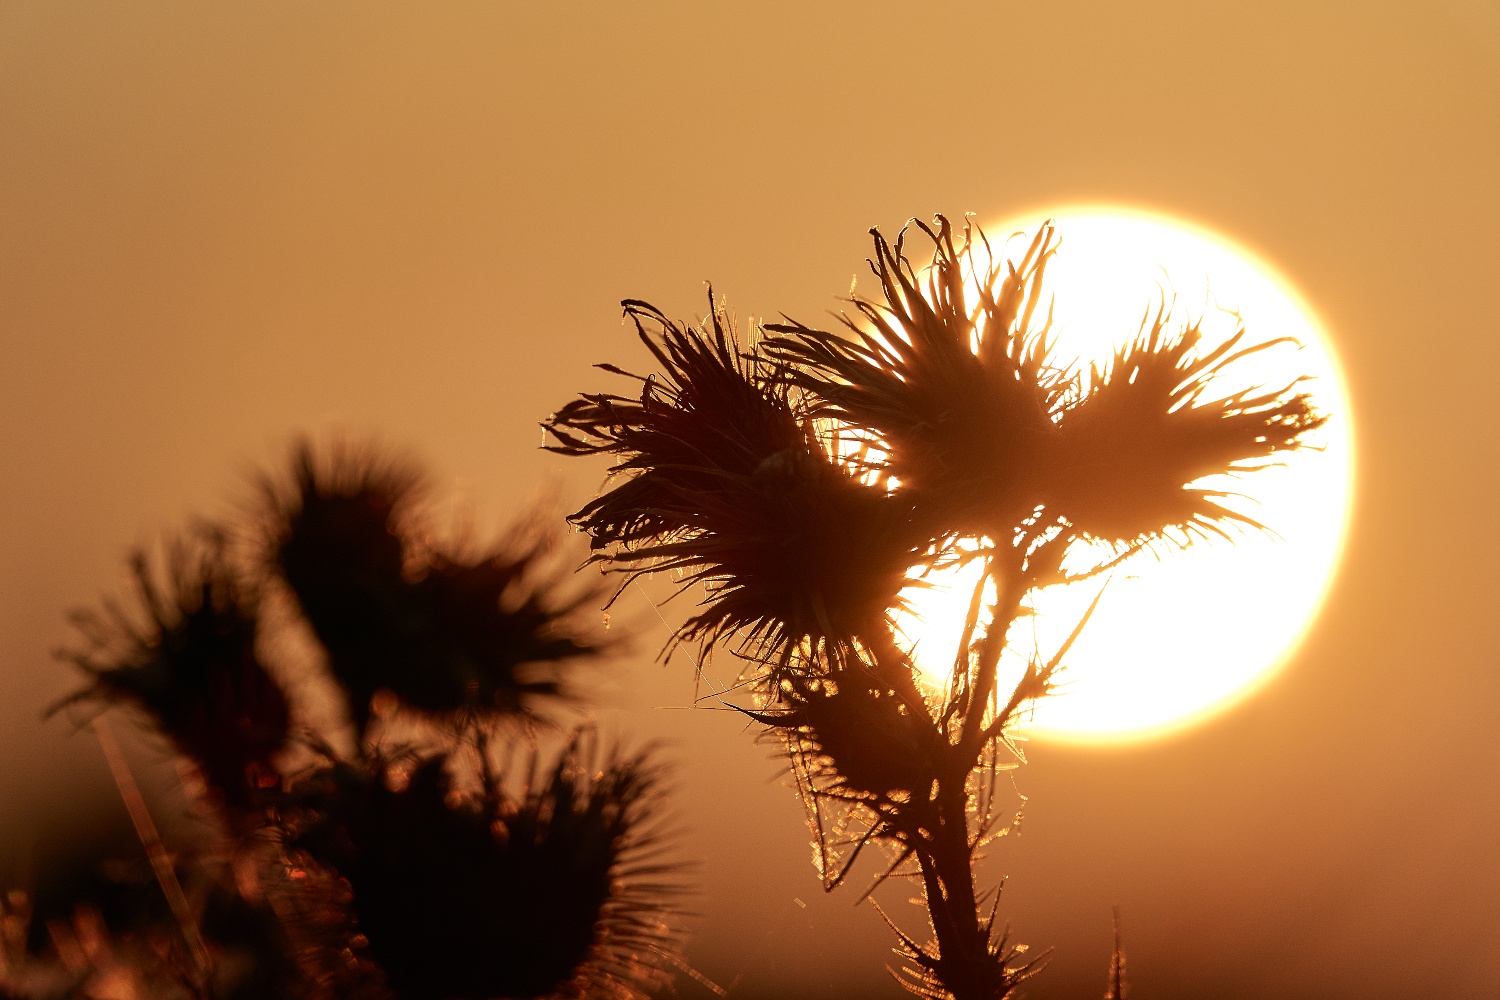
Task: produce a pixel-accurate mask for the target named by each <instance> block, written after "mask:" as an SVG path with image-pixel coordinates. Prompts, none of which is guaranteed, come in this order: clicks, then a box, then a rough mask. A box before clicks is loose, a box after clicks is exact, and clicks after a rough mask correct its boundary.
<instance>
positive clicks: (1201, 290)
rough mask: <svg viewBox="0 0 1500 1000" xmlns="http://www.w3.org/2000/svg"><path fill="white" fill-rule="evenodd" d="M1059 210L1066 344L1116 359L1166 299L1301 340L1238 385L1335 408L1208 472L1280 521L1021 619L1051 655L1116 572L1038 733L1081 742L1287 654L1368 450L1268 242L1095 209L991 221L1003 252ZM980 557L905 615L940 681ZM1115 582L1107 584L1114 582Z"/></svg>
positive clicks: (1246, 677)
mask: <svg viewBox="0 0 1500 1000" xmlns="http://www.w3.org/2000/svg"><path fill="white" fill-rule="evenodd" d="M1046 218H1052V219H1055V220H1056V222H1057V231H1058V235H1059V236H1060V237H1061V246H1060V249H1059V250H1058V253H1057V256H1056V257H1055V258H1054V260H1053V262H1052V263H1051V264H1050V265H1049V267H1048V271H1047V279H1046V280H1047V286H1048V288H1049V289H1050V293H1051V295H1052V296H1055V313H1054V317H1055V319H1054V326H1053V331H1054V334H1055V336H1056V339H1057V351H1056V355H1055V356H1056V357H1057V359H1058V360H1062V361H1067V360H1072V359H1081V360H1082V361H1083V362H1084V365H1085V367H1086V366H1087V362H1088V361H1089V360H1091V359H1097V360H1101V361H1102V360H1104V359H1106V358H1107V357H1108V356H1109V353H1110V352H1111V351H1112V350H1113V348H1114V347H1115V346H1116V345H1118V344H1120V343H1122V342H1124V341H1126V340H1128V339H1129V338H1131V337H1133V336H1134V335H1135V334H1136V332H1137V330H1138V329H1139V326H1140V323H1141V319H1142V316H1143V315H1144V313H1145V312H1146V310H1147V309H1148V308H1150V307H1153V306H1154V304H1156V303H1159V302H1160V301H1161V300H1162V297H1163V296H1165V297H1166V299H1167V301H1168V303H1169V304H1171V305H1172V310H1173V316H1174V319H1175V321H1176V322H1177V323H1179V324H1180V323H1181V322H1182V321H1184V320H1187V319H1189V318H1192V319H1197V318H1198V317H1200V316H1201V317H1202V320H1203V331H1204V348H1205V349H1207V348H1211V347H1212V346H1213V345H1214V344H1216V343H1218V342H1220V341H1222V339H1224V338H1226V337H1228V336H1230V335H1231V334H1233V333H1234V330H1235V328H1236V325H1237V324H1238V322H1239V321H1240V319H1243V322H1244V325H1245V327H1246V329H1247V331H1248V332H1247V337H1246V342H1247V343H1257V342H1260V341H1263V340H1268V339H1273V338H1277V337H1292V338H1295V339H1296V340H1297V341H1299V342H1300V344H1301V347H1300V348H1298V347H1294V346H1291V345H1282V346H1278V347H1276V348H1274V349H1272V350H1268V351H1263V352H1260V353H1259V354H1257V355H1254V356H1252V357H1250V358H1247V359H1245V360H1243V361H1241V362H1237V363H1236V364H1235V365H1234V366H1232V367H1231V368H1230V369H1229V371H1228V372H1227V373H1226V374H1225V382H1224V383H1223V388H1224V389H1225V390H1226V391H1228V390H1230V389H1233V388H1237V387H1241V386H1244V385H1247V384H1265V385H1274V386H1281V385H1285V384H1286V383H1288V382H1289V381H1291V380H1292V379H1293V378H1296V377H1297V376H1299V375H1306V376H1310V377H1311V381H1310V382H1308V383H1306V385H1307V387H1308V390H1309V391H1310V392H1311V393H1312V394H1313V397H1314V399H1315V401H1316V404H1317V406H1318V407H1319V408H1320V409H1321V410H1322V411H1323V412H1326V413H1328V414H1329V415H1330V419H1329V422H1328V423H1327V425H1325V427H1324V428H1322V429H1321V430H1319V431H1318V432H1317V436H1316V438H1315V439H1314V443H1315V444H1316V445H1320V446H1321V450H1316V451H1314V450H1308V451H1303V452H1298V453H1295V454H1292V455H1290V456H1288V457H1287V458H1286V459H1285V460H1284V464H1282V465H1280V466H1275V467H1271V468H1267V469H1262V470H1259V471H1256V472H1253V473H1250V474H1247V475H1245V476H1242V477H1239V478H1232V477H1214V478H1215V479H1217V480H1218V481H1217V482H1215V481H1214V480H1202V481H1201V483H1202V484H1203V485H1210V486H1212V487H1214V488H1219V489H1223V490H1225V491H1227V492H1230V493H1237V494H1243V495H1244V496H1243V497H1233V498H1231V500H1230V501H1229V504H1230V505H1233V506H1234V507H1235V508H1236V509H1238V510H1240V511H1242V512H1244V513H1246V514H1248V515H1249V516H1251V517H1253V518H1255V519H1256V520H1257V521H1259V522H1261V523H1262V524H1264V525H1266V526H1267V527H1268V528H1270V529H1271V530H1272V531H1273V532H1274V533H1275V534H1266V533H1262V532H1256V531H1253V530H1249V529H1246V530H1244V531H1240V532H1232V534H1234V535H1235V539H1234V542H1233V544H1230V543H1229V542H1225V541H1223V540H1218V539H1216V540H1214V541H1212V542H1204V541H1198V542H1196V543H1195V544H1193V545H1192V546H1191V547H1190V548H1188V549H1186V550H1180V551H1177V550H1171V551H1169V550H1168V549H1166V548H1165V547H1161V548H1160V549H1158V550H1157V551H1155V552H1154V553H1153V552H1147V553H1142V554H1139V555H1136V556H1134V557H1132V558H1131V559H1129V560H1127V561H1126V562H1125V563H1123V564H1122V565H1121V566H1120V567H1118V568H1117V569H1116V570H1115V571H1114V572H1113V574H1112V575H1110V576H1108V577H1107V578H1106V577H1099V578H1096V579H1094V580H1091V581H1088V582H1084V583H1077V584H1071V585H1069V586H1066V587H1055V588H1052V589H1050V590H1047V591H1043V592H1042V593H1041V594H1040V595H1039V596H1038V597H1037V599H1036V600H1035V601H1034V602H1033V606H1034V609H1035V611H1036V614H1035V615H1034V616H1033V617H1031V618H1029V619H1023V620H1022V621H1021V622H1019V623H1018V624H1017V625H1016V627H1015V629H1014V630H1013V631H1012V636H1011V646H1012V649H1013V651H1014V652H1013V654H1008V655H1012V662H1011V663H1010V665H1009V668H1008V669H1009V670H1010V671H1011V672H1012V676H1018V671H1019V670H1020V667H1021V663H1022V657H1023V656H1024V655H1026V654H1028V653H1031V652H1033V651H1040V652H1041V653H1042V654H1043V655H1044V656H1050V654H1051V651H1053V650H1055V649H1057V648H1058V646H1059V645H1060V644H1061V643H1062V641H1063V640H1064V639H1065V638H1066V636H1067V634H1068V633H1069V632H1070V631H1071V630H1072V628H1073V626H1074V624H1076V623H1077V621H1078V620H1079V619H1080V617H1081V616H1082V615H1083V614H1084V612H1085V610H1086V609H1087V607H1088V605H1089V603H1090V602H1091V601H1092V600H1093V599H1094V597H1095V595H1096V594H1097V593H1098V590H1099V587H1100V586H1101V585H1103V586H1105V587H1106V591H1105V593H1104V596H1103V599H1102V600H1101V601H1100V602H1099V605H1098V608H1097V610H1096V611H1095V613H1094V615H1093V618H1092V619H1091V620H1090V622H1089V624H1088V627H1087V628H1086V629H1085V630H1084V632H1083V633H1082V635H1081V636H1080V637H1079V639H1078V641H1077V642H1076V643H1075V644H1074V646H1073V649H1072V650H1071V652H1070V654H1069V655H1068V656H1067V658H1066V659H1065V661H1064V662H1065V665H1066V666H1065V670H1064V672H1063V673H1062V675H1061V678H1060V684H1059V688H1058V691H1057V693H1056V694H1054V695H1052V696H1051V697H1048V698H1046V699H1043V700H1042V701H1041V702H1039V703H1038V704H1037V705H1036V708H1035V711H1034V713H1033V714H1032V716H1031V718H1030V719H1029V721H1028V722H1027V723H1026V727H1025V728H1026V729H1027V731H1028V732H1030V733H1032V734H1035V735H1038V736H1041V737H1044V738H1053V739H1060V740H1067V741H1072V742H1079V741H1084V742H1117V741H1120V740H1129V739H1140V738H1143V737H1150V736H1153V735H1156V734H1159V733H1162V732H1166V731H1169V730H1172V729H1175V728H1178V727H1181V726H1184V725H1187V724H1190V723H1192V722H1195V721H1197V720H1199V719H1202V718H1204V717H1206V716H1208V715H1209V714H1212V713H1213V712H1215V711H1217V710H1219V709H1221V708H1223V707H1224V706H1226V705H1229V704H1232V703H1233V702H1234V701H1236V700H1238V699H1239V698H1240V697H1242V696H1244V695H1245V694H1246V693H1248V692H1249V691H1251V690H1253V689H1254V688H1256V687H1257V686H1259V684H1260V683H1262V682H1263V681H1264V680H1265V679H1267V678H1268V677H1269V676H1270V675H1271V674H1273V673H1274V672H1275V671H1276V669H1277V668H1278V667H1279V666H1280V665H1281V663H1282V662H1283V661H1284V660H1285V659H1286V657H1287V656H1288V654H1289V653H1290V652H1291V650H1292V648H1293V647H1294V646H1295V645H1296V643H1297V641H1298V639H1299V638H1300V637H1301V635H1302V633H1303V632H1304V630H1305V629H1306V627H1307V625H1308V624H1309V622H1310V621H1311V620H1312V618H1313V617H1314V615H1315V614H1316V612H1317V609H1318V606H1319V604H1320V603H1321V601H1322V597H1323V593H1324V591H1325V589H1326V588H1327V585H1328V582H1329V579H1330V577H1331V575H1332V572H1333V569H1334V565H1335V563H1336V561H1337V558H1338V553H1339V549H1340V546H1341V544H1342V541H1343V535H1344V526H1345V521H1346V512H1347V508H1348V501H1349V490H1350V474H1351V462H1352V448H1351V441H1350V431H1349V405H1348V401H1347V399H1346V395H1345V391H1344V385H1343V380H1342V377H1341V375H1340V373H1339V369H1338V364H1337V361H1336V359H1335V358H1334V355H1333V348H1332V346H1331V344H1330V343H1329V341H1328V337H1327V335H1326V334H1325V333H1324V332H1323V330H1322V328H1321V327H1320V325H1319V323H1318V320H1317V318H1316V317H1315V316H1314V315H1313V313H1312V311H1311V310H1310V309H1309V308H1308V307H1307V305H1306V304H1304V303H1303V302H1302V301H1301V300H1300V299H1299V298H1298V297H1297V294H1296V293H1295V292H1294V291H1293V290H1292V289H1291V286H1290V285H1289V284H1288V283H1287V282H1286V280H1285V279H1283V278H1282V277H1280V276H1279V275H1278V274H1277V273H1276V272H1275V271H1274V270H1273V269H1272V268H1271V267H1269V266H1268V265H1266V264H1265V263H1263V262H1262V261H1260V260H1258V259H1257V258H1256V257H1255V256H1254V255H1253V254H1251V253H1249V252H1248V251H1246V250H1244V249H1242V248H1240V247H1237V246H1235V245H1234V244H1233V243H1231V242H1230V241H1229V240H1226V239H1225V238H1223V237H1221V236H1219V235H1217V234H1215V233H1211V232H1208V231H1205V230H1203V229H1200V228H1198V227H1195V226H1191V225H1188V224H1186V223H1183V222H1180V221H1177V220H1174V219H1169V218H1166V217H1163V216H1158V215H1147V214H1143V213H1136V212H1129V211H1123V210H1119V209H1097V208H1082V209H1072V210H1067V209H1065V210H1060V211H1056V212H1048V213H1045V214H1039V215H1036V216H1029V217H1026V218H1016V219H1007V220H1005V221H1004V222H1002V223H1000V224H999V225H985V226H984V229H985V232H986V233H987V234H988V236H989V238H990V240H991V243H992V244H993V245H995V246H996V252H997V253H999V252H1005V253H1007V254H1010V255H1012V256H1018V255H1019V254H1021V253H1023V252H1024V250H1025V248H1026V245H1027V243H1028V242H1029V240H1028V239H1021V238H1016V239H1011V240H1010V241H1009V243H1006V244H1005V249H1004V250H1003V251H1002V250H1000V249H999V247H1000V244H1001V243H1003V242H1004V241H1005V240H1006V237H1008V236H1010V234H1012V233H1018V232H1025V233H1026V234H1027V236H1028V237H1029V236H1030V235H1031V234H1034V233H1035V232H1036V230H1037V227H1038V226H1039V225H1040V223H1041V222H1042V221H1043V220H1044V219H1046ZM977 572H978V567H977V565H976V566H975V568H974V570H973V571H972V572H969V573H968V574H967V576H965V575H963V574H959V575H951V574H950V576H949V577H947V578H945V579H942V580H933V581H932V582H933V583H935V584H937V585H938V586H935V587H933V588H932V589H928V590H917V589H913V590H911V591H909V592H908V597H909V598H911V600H912V604H913V610H914V612H915V614H914V615H912V616H905V617H904V618H903V620H902V622H901V625H902V628H903V629H904V630H905V632H906V634H907V635H908V637H909V638H910V639H911V641H912V642H913V643H914V645H915V648H916V654H917V659H918V662H919V663H920V664H921V666H922V667H923V669H924V671H926V672H928V673H929V674H930V675H932V676H934V677H945V676H946V675H947V673H948V671H949V670H950V669H951V664H952V663H953V658H954V654H955V652H956V649H957V646H956V643H957V638H958V634H959V632H960V630H961V628H962V623H963V619H964V614H965V612H966V610H967V604H968V599H969V595H970V594H971V593H972V589H973V585H974V582H975V581H976V580H977V576H976V575H975V574H977ZM1106 580H1107V583H1106Z"/></svg>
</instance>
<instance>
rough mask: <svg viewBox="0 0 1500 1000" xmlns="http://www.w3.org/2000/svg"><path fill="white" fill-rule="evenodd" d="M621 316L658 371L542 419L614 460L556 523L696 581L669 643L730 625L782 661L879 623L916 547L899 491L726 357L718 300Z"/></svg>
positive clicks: (577, 447) (770, 379) (622, 559)
mask: <svg viewBox="0 0 1500 1000" xmlns="http://www.w3.org/2000/svg"><path fill="white" fill-rule="evenodd" d="M625 311H626V315H628V316H629V317H630V318H631V319H632V320H633V321H634V323H635V326H636V331H637V333H638V335H639V336H640V339H641V340H642V342H643V343H645V345H646V347H647V348H648V349H649V350H650V351H651V353H652V355H653V356H654V357H655V358H656V360H657V362H658V363H659V364H660V366H661V369H662V370H661V373H660V374H659V375H654V376H651V377H649V378H641V377H639V376H629V377H633V378H637V379H639V381H640V382H641V386H642V387H641V392H640V395H639V397H638V398H628V397H623V396H615V395H604V394H598V395H586V396H583V397H582V398H580V399H578V400H575V401H573V402H572V403H569V404H568V405H567V406H565V407H563V408H562V409H561V410H559V411H557V413H555V414H553V416H552V417H551V418H549V419H548V420H547V421H546V423H545V425H544V426H545V427H546V429H547V431H548V432H549V433H550V434H551V436H552V443H551V444H550V445H549V446H548V447H549V448H550V449H551V450H553V451H557V452H560V453H563V454H570V455H590V454H609V455H612V456H615V457H616V458H617V459H618V462H617V464H616V465H615V466H614V467H613V469H612V470H611V471H612V473H614V474H615V475H616V476H617V482H616V483H615V484H614V485H613V486H612V487H611V488H609V489H607V490H606V491H605V492H604V493H603V495H601V496H600V497H599V498H598V499H596V500H594V501H593V502H591V503H590V504H589V505H588V506H586V507H584V508H583V509H582V510H580V511H579V512H578V513H577V514H575V515H573V517H572V518H571V520H572V521H573V522H574V523H575V524H576V525H578V526H579V527H580V528H582V529H583V530H584V531H585V532H586V533H588V534H589V536H590V537H591V539H592V544H593V546H594V548H595V550H596V553H597V554H596V559H597V560H598V561H600V562H602V563H603V564H605V565H606V566H608V567H611V568H615V569H621V570H624V571H626V572H627V573H629V574H631V575H632V577H633V576H634V575H636V574H640V573H644V572H655V571H659V570H664V569H671V570H676V571H678V572H679V573H680V574H681V580H682V586H683V588H686V587H687V586H689V585H692V584H695V583H702V584H704V585H705V588H706V592H707V596H706V598H705V600H704V602H703V604H702V605H701V609H700V610H699V612H698V613H697V614H696V615H694V616H693V617H692V618H690V619H689V620H688V622H687V623H686V624H685V625H684V626H683V627H682V628H681V630H680V631H679V633H678V638H679V639H701V640H704V641H705V643H712V642H714V641H717V640H718V639H720V638H722V637H726V636H729V635H737V636H738V638H739V639H740V640H741V641H742V642H743V643H744V644H745V645H746V647H747V648H753V649H754V650H755V651H757V652H759V653H763V654H767V655H775V654H777V653H780V654H783V655H784V654H785V653H786V652H787V651H788V650H789V649H790V648H792V647H794V646H796V645H798V644H802V643H810V644H812V645H814V646H817V645H820V644H825V643H831V644H835V645H836V644H839V643H845V642H848V641H849V640H850V638H851V637H852V636H853V635H855V634H856V633H858V632H859V631H860V630H862V629H868V628H871V627H875V626H876V624H877V623H880V622H882V621H883V620H884V617H885V615H886V613H887V611H888V610H889V609H890V608H892V607H894V606H895V604H896V602H897V600H898V597H897V595H898V593H899V591H900V589H901V587H902V585H903V582H904V579H905V573H906V569H907V567H908V566H910V565H911V564H912V563H913V562H914V561H915V559H916V556H915V555H914V552H916V551H918V549H917V547H916V545H915V543H914V541H913V533H912V530H911V523H910V510H909V507H908V506H907V505H906V504H905V502H904V500H903V499H902V498H900V497H895V496H892V495H891V494H890V493H889V492H888V491H886V490H885V489H883V488H880V487H878V486H876V485H873V484H871V483H870V482H869V481H868V480H867V477H865V476H864V475H863V470H862V469H861V468H860V467H859V465H858V464H857V463H853V462H849V461H844V460H840V459H838V458H835V457H834V456H833V455H831V454H830V449H829V448H827V447H826V446H825V444H824V443H823V442H822V441H820V440H819V438H818V436H817V435H816V433H815V432H814V429H813V427H812V424H811V422H810V420H809V417H808V414H806V413H805V412H803V410H802V409H801V408H800V407H799V405H798V403H797V401H796V399H795V398H794V396H793V389H792V387H791V385H790V384H789V382H788V380H787V379H786V378H785V377H784V376H783V374H782V373H781V372H780V371H779V370H778V369H777V367H776V366H774V365H771V364H769V363H768V362H767V361H766V360H765V359H764V358H758V357H753V356H752V357H747V356H746V355H745V354H743V353H742V352H741V348H740V345H739V343H738V342H737V340H736V338H735V336H734V333H733V331H732V329H731V328H730V323H729V320H728V318H727V316H726V315H725V314H724V312H723V310H722V309H715V310H714V312H713V313H712V314H711V317H710V319H709V320H708V321H707V322H706V323H704V324H703V325H700V326H698V327H696V328H694V327H689V326H686V325H681V324H677V323H674V322H672V321H671V320H669V319H667V318H666V317H665V316H664V315H662V314H661V313H660V312H659V311H657V310H656V309H654V308H653V307H651V306H648V305H646V304H645V303H640V302H632V301H628V302H626V303H625ZM608 370H610V371H612V372H615V373H617V374H621V375H627V376H628V373H626V372H623V371H621V370H620V369H617V368H613V367H610V368H609V369H608Z"/></svg>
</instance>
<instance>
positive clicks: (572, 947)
mask: <svg viewBox="0 0 1500 1000" xmlns="http://www.w3.org/2000/svg"><path fill="white" fill-rule="evenodd" d="M586 742H587V740H582V739H575V741H574V742H573V744H572V745H571V746H570V747H569V748H568V750H567V751H566V752H565V753H564V754H563V755H562V756H561V758H560V759H559V760H558V761H557V763H556V764H555V766H553V767H552V768H550V769H548V770H546V771H545V772H542V773H537V774H535V776H534V780H533V784H532V787H531V788H529V789H527V790H526V791H525V792H524V794H523V795H522V796H521V797H520V798H519V800H516V799H513V798H509V797H507V795H506V793H505V792H504V790H503V789H501V788H499V787H495V786H494V785H493V784H492V785H491V787H489V788H487V789H486V791H485V794H484V795H483V796H479V797H466V796H463V795H461V794H459V793H458V792H457V791H456V790H455V789H454V787H453V784H452V781H451V779H450V777H449V774H448V771H447V769H446V765H447V761H446V759H445V758H443V757H441V756H439V757H433V758H430V759H428V760H426V761H424V762H422V763H420V764H419V765H418V766H417V767H416V768H415V770H414V771H413V772H412V773H411V774H410V776H409V779H408V781H407V784H406V786H405V788H404V789H402V790H400V791H394V790H392V789H391V788H390V787H389V786H388V785H387V784H386V782H384V781H382V780H380V779H379V777H377V776H375V775H372V774H370V773H369V772H367V771H363V770H360V769H355V768H351V767H349V766H347V765H339V766H338V767H336V768H335V769H333V770H330V771H326V772H323V773H322V774H320V775H318V776H317V777H315V778H314V779H313V780H312V781H311V782H310V783H309V787H308V789H307V790H306V791H305V792H304V797H305V801H306V802H307V808H308V815H309V816H310V818H311V821H310V822H309V823H307V825H306V826H305V827H304V828H302V829H300V830H298V831H295V832H294V833H293V836H292V840H291V844H292V846H293V847H294V848H297V849H300V850H302V851H305V852H306V853H307V855H309V856H311V857H312V858H313V859H314V860H316V861H317V862H319V863H320V864H323V865H328V866H331V867H332V868H333V869H335V870H336V871H337V872H338V874H339V875H340V876H342V877H343V878H344V879H346V880H347V881H348V884H349V886H350V887H351V897H350V906H351V908H352V911H353V914H354V917H355V919H356V920H357V923H358V930H359V932H360V933H361V934H362V935H363V936H364V937H365V938H366V939H367V940H368V942H369V945H368V953H369V956H370V957H371V958H372V959H373V960H374V961H375V962H376V963H377V964H378V965H379V966H380V967H381V969H382V970H383V971H384V973H385V975H386V977H387V979H388V980H389V982H390V985H391V986H392V988H393V989H394V990H395V991H396V993H397V994H398V995H400V996H402V997H411V998H417V1000H422V998H430V1000H452V998H475V1000H480V998H488V997H515V998H526V997H579V996H583V995H589V996H604V997H617V998H621V1000H626V998H635V997H640V996H643V995H644V992H645V990H646V989H647V988H649V987H651V986H654V985H658V984H659V982H660V981H661V979H662V978H663V972H662V963H663V962H664V961H665V960H666V958H667V956H668V955H670V954H672V946H673V934H672V932H671V931H670V929H669V927H668V925H667V922H666V916H667V912H668V906H667V902H668V901H667V899H666V897H665V895H664V894H665V893H666V892H667V891H668V890H667V889H666V888H665V887H664V885H663V878H662V875H663V871H662V869H661V867H660V866H659V865H657V864H656V863H655V860H654V854H653V845H652V834H651V832H650V830H649V829H647V828H646V827H645V826H644V825H643V824H644V821H645V819H646V818H647V815H648V813H649V812H650V810H651V808H652V806H653V804H654V803H653V798H654V796H655V794H656V792H655V789H656V783H657V776H656V770H655V768H654V767H653V766H652V765H651V764H650V763H649V761H648V760H647V758H646V757H645V756H644V755H641V756H636V757H630V758H621V757H608V758H603V757H600V756H599V755H598V754H596V753H595V752H594V751H593V749H591V748H590V747H588V746H586V745H585V744H586Z"/></svg>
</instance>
